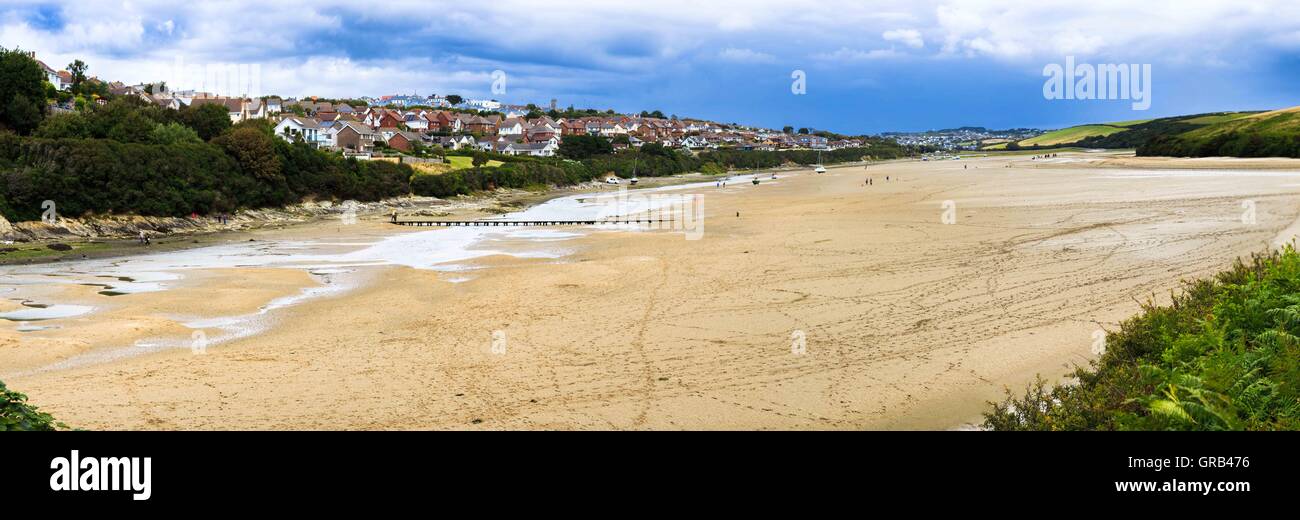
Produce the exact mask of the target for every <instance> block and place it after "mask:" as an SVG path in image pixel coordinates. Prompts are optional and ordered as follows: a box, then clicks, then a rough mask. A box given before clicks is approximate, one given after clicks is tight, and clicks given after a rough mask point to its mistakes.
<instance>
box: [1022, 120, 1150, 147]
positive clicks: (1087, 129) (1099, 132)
mask: <svg viewBox="0 0 1300 520" xmlns="http://www.w3.org/2000/svg"><path fill="white" fill-rule="evenodd" d="M1125 130H1126V128H1123V127H1121V126H1119V125H1114V124H1101V125H1081V126H1072V127H1069V128H1062V129H1060V130H1053V131H1051V132H1047V133H1045V134H1043V135H1039V136H1035V137H1031V138H1029V139H1025V140H1023V141H1019V142H1018V143H1017V144H1019V145H1020V146H1021V147H1028V146H1056V145H1062V144H1069V143H1077V142H1079V141H1082V140H1083V139H1084V138H1086V137H1094V136H1107V135H1110V134H1114V133H1117V132H1123V131H1125Z"/></svg>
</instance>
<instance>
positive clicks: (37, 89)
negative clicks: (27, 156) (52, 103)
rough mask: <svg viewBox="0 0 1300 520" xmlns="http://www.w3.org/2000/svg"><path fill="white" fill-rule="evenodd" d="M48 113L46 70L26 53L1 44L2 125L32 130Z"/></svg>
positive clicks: (0, 97) (0, 86)
mask: <svg viewBox="0 0 1300 520" xmlns="http://www.w3.org/2000/svg"><path fill="white" fill-rule="evenodd" d="M44 117H45V72H44V71H42V70H41V66H40V65H39V64H37V63H36V60H34V59H32V57H31V56H28V55H27V54H26V53H23V52H22V51H19V50H17V49H15V50H5V49H3V48H0V126H5V127H8V128H10V129H13V130H14V131H16V132H18V133H20V134H27V133H30V132H31V131H32V130H35V129H36V127H37V126H39V125H40V124H41V119H43V118H44Z"/></svg>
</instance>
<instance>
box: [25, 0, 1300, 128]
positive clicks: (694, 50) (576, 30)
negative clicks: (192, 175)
mask: <svg viewBox="0 0 1300 520" xmlns="http://www.w3.org/2000/svg"><path fill="white" fill-rule="evenodd" d="M0 46H4V47H10V48H12V47H21V48H23V49H26V50H33V51H36V52H37V54H38V58H40V59H42V61H45V62H47V63H49V64H50V65H51V66H54V67H55V68H63V67H64V66H65V65H66V64H67V63H69V62H70V61H71V60H73V59H77V58H80V59H82V60H84V61H85V62H87V63H88V64H89V66H90V72H91V73H92V74H94V75H97V76H99V77H101V78H105V79H114V80H121V81H124V82H128V83H136V82H145V81H160V80H161V81H168V84H169V85H170V86H172V87H173V88H177V87H181V88H183V87H197V88H202V87H205V86H207V87H211V86H212V85H206V84H205V82H207V81H209V79H207V77H208V74H206V73H205V71H209V70H219V69H220V68H221V67H227V66H231V65H234V66H236V67H238V66H239V65H245V66H247V67H248V68H247V70H249V71H250V72H249V74H248V75H246V76H241V77H245V78H246V77H248V76H249V75H252V72H251V71H258V72H259V73H260V74H259V75H258V76H257V77H256V81H251V80H249V81H245V80H241V81H243V84H244V85H245V86H249V85H251V86H253V87H256V88H258V89H259V90H260V91H261V93H264V94H279V95H284V96H305V95H319V96H330V97H343V96H362V95H370V96H378V95H383V94H395V93H419V94H430V93H438V94H452V93H455V94H461V95H463V96H466V97H488V98H496V99H500V100H502V101H505V102H509V103H530V102H531V103H537V104H539V105H544V104H547V103H549V102H550V100H551V99H552V98H556V99H558V101H559V103H560V105H561V106H567V105H575V106H578V107H591V108H601V109H606V108H613V109H615V110H619V111H625V112H626V111H632V112H635V111H640V110H655V109H658V110H662V111H663V112H664V113H666V114H679V115H682V116H695V117H705V118H711V119H716V120H720V121H724V122H739V123H749V124H757V125H766V126H771V127H780V126H783V125H786V124H789V125H794V126H809V127H814V128H823V129H829V130H835V131H839V132H844V133H862V132H870V133H875V132H882V131H890V130H925V129H932V128H945V127H954V126H963V125H976V126H988V127H998V128H1004V127H1013V126H1037V127H1057V126H1065V125H1070V124H1075V123H1082V122H1096V121H1113V120H1131V119H1145V118H1149V117H1158V116H1165V115H1176V114H1185V113H1198V112H1209V111H1219V110H1237V109H1265V108H1277V107H1283V106H1293V105H1300V95H1298V94H1300V87H1298V85H1300V82H1298V81H1297V80H1300V2H1296V1H1295V0H1236V1H1211V0H1178V1H1173V0H1144V1H1140V2H1139V1H1133V0H1089V1H1087V2H1079V1H1070V2H1058V1H1055V0H1034V1H1018V2H1017V1H1005V0H969V1H956V0H949V1H929V0H898V1H895V0H887V1H863V0H858V1H841V0H818V1H807V0H779V1H771V0H745V1H719V0H708V1H702V0H655V1H652V2H645V1H635V2H634V1H603V2H596V1H591V0H582V1H571V0H546V1H536V0H531V1H522V0H492V1H478V2H475V1H469V2H467V1H463V0H462V1H455V2H442V1H419V2H416V1H404V0H388V1H385V2H356V1H346V2H345V1H335V0H313V1H311V2H301V3H299V2H288V1H279V0H275V1H267V0H261V1H245V0H239V1H229V2H220V1H203V2H176V1H175V0H164V1H154V0H131V1H122V2H119V1H112V0H103V1H93V2H90V1H75V2H74V1H66V2H64V1H31V2H29V1H26V0H0ZM1066 56H1073V57H1074V59H1075V61H1076V62H1079V63H1094V64H1103V63H1116V64H1131V63H1138V64H1151V67H1152V77H1151V82H1152V90H1151V101H1152V103H1151V108H1150V109H1149V110H1146V111H1134V110H1133V109H1132V106H1131V104H1130V103H1129V102H1127V101H1121V100H1104V101H1101V100H1094V101H1079V100H1047V99H1044V96H1043V83H1044V77H1043V69H1044V67H1045V66H1046V65H1048V64H1051V63H1063V62H1064V61H1065V57H1066ZM221 70H224V69H221ZM495 70H501V71H504V72H505V73H506V81H505V93H503V94H493V93H492V84H493V76H492V72H493V71H495ZM794 71H803V73H804V74H805V76H806V93H805V94H803V95H795V94H793V93H792V91H791V85H792V82H793V80H792V73H794ZM226 77H227V78H228V77H229V75H227V76H226Z"/></svg>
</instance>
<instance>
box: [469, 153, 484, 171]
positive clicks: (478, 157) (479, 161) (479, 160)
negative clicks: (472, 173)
mask: <svg viewBox="0 0 1300 520" xmlns="http://www.w3.org/2000/svg"><path fill="white" fill-rule="evenodd" d="M487 163H488V156H487V154H486V153H483V152H482V151H479V150H475V151H474V153H473V155H472V156H471V159H470V164H473V165H474V169H475V170H477V169H478V168H479V167H480V166H483V165H484V164H487Z"/></svg>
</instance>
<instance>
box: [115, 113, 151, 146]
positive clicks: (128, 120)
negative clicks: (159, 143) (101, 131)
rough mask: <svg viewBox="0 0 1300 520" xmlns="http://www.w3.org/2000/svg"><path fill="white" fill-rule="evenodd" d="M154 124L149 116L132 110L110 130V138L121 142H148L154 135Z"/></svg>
mask: <svg viewBox="0 0 1300 520" xmlns="http://www.w3.org/2000/svg"><path fill="white" fill-rule="evenodd" d="M154 126H157V125H156V124H155V123H154V122H153V121H151V120H150V119H149V118H147V117H145V116H144V114H141V113H140V112H138V111H134V110H133V111H130V112H127V113H126V116H124V117H122V118H121V119H119V120H118V121H117V123H116V124H114V125H113V126H112V128H110V129H109V130H108V138H109V139H112V140H114V141H117V142H120V143H146V142H149V140H150V139H151V137H152V135H153V130H154Z"/></svg>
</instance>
